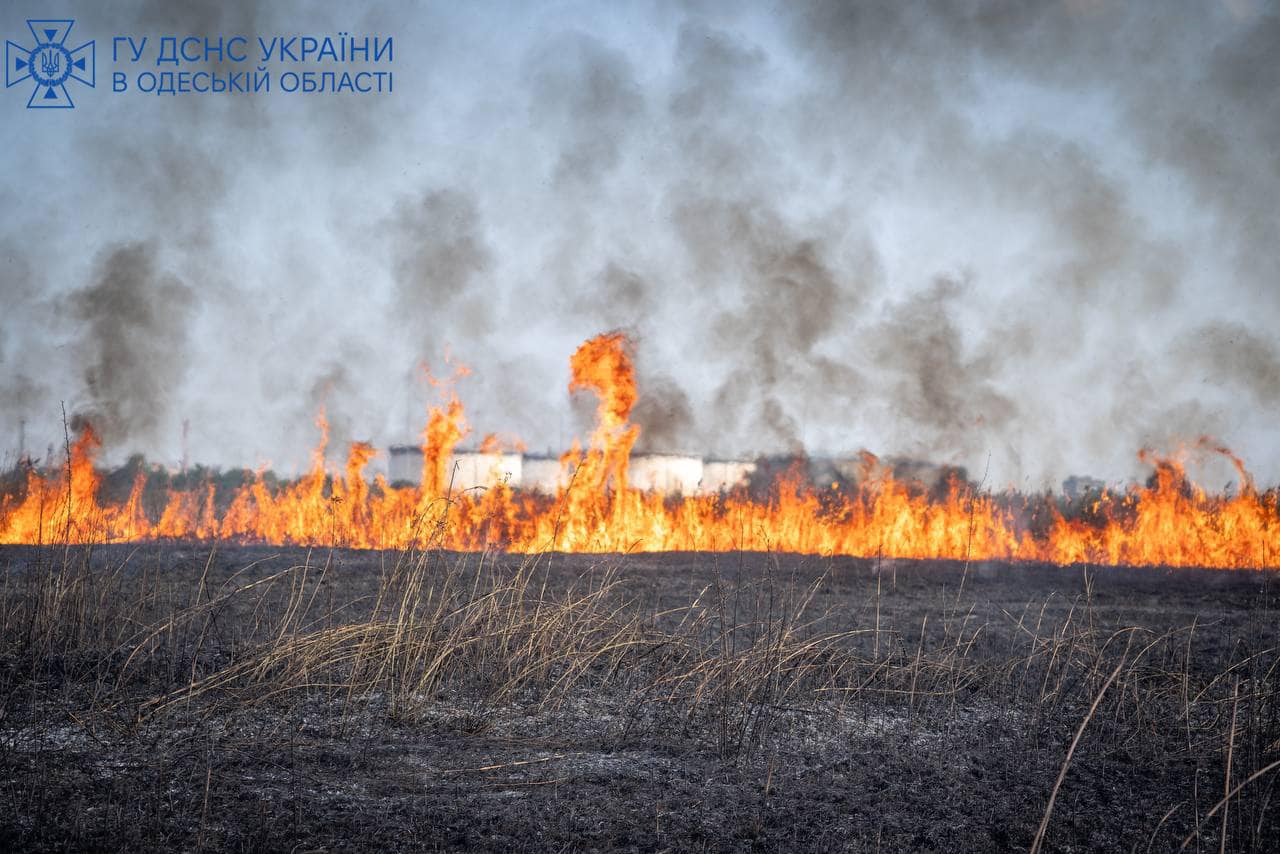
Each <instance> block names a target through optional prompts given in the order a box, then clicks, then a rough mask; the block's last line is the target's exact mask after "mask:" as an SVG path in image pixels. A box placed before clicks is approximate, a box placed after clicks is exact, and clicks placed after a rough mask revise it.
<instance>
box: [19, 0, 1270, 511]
mask: <svg viewBox="0 0 1280 854" xmlns="http://www.w3.org/2000/svg"><path fill="white" fill-rule="evenodd" d="M259 6H261V8H259ZM49 17H65V18H74V19H75V25H74V28H73V32H72V34H71V36H70V38H69V39H68V44H69V45H70V44H72V43H74V44H79V43H81V42H82V41H83V40H86V39H90V38H92V39H94V40H95V41H96V45H97V56H96V70H97V87H96V88H95V89H92V90H90V89H87V88H86V87H78V88H77V87H75V86H73V87H72V88H71V89H70V90H69V91H70V92H71V94H72V96H73V97H74V98H75V102H76V106H75V109H73V110H27V109H24V107H25V104H26V100H27V98H28V97H29V94H30V92H29V83H28V84H20V85H17V86H14V87H12V88H9V89H6V90H4V91H3V93H2V97H3V98H4V103H2V104H0V111H3V115H4V120H3V121H2V122H0V144H2V146H3V148H2V150H3V152H4V154H3V160H0V209H2V210H4V211H5V215H4V217H3V219H0V453H8V454H9V455H10V456H9V458H10V459H12V458H13V454H15V453H16V450H17V447H18V441H19V429H20V428H19V425H20V423H21V422H24V421H25V425H26V427H25V431H26V444H27V448H28V450H31V451H33V452H34V453H35V454H36V455H37V456H43V451H44V449H45V447H46V446H47V445H48V444H49V443H51V442H57V443H59V444H60V443H61V440H62V415H61V410H62V406H63V405H64V404H65V406H66V409H67V412H68V414H69V416H73V417H76V418H86V419H88V420H90V421H91V422H92V423H94V424H95V425H96V426H97V427H98V428H99V429H100V430H101V432H102V433H103V438H104V441H105V445H106V449H105V454H106V459H107V460H108V461H111V460H120V459H123V457H124V456H125V455H127V454H129V453H131V452H142V453H145V454H146V455H147V456H148V458H150V459H153V460H155V461H158V462H162V463H167V464H171V465H172V464H176V463H177V462H178V460H179V458H180V456H181V454H182V438H181V437H182V423H183V422H184V420H185V421H187V422H189V424H190V428H189V439H188V443H189V456H190V458H191V460H192V461H201V462H205V463H209V464H216V465H221V466H250V467H253V466H258V465H263V464H269V465H272V466H274V467H276V468H277V469H281V470H284V471H290V470H296V469H298V468H299V467H301V466H302V465H304V464H305V462H306V460H307V458H308V455H309V452H310V448H311V447H312V446H313V445H314V444H315V441H316V437H317V432H316V428H315V425H314V420H315V416H316V413H317V412H318V411H319V409H320V408H321V407H323V408H324V409H325V411H326V412H327V414H328V418H329V420H330V422H331V423H332V431H333V448H334V452H333V453H334V456H335V458H337V457H340V456H341V454H342V450H341V449H342V447H343V445H344V444H345V443H346V442H348V441H350V440H352V439H361V440H369V441H372V442H373V443H374V444H375V445H377V446H379V447H386V446H387V445H389V444H393V443H401V442H411V441H415V440H416V435H417V433H418V431H419V430H420V428H421V426H422V424H423V422H424V420H425V410H426V406H427V405H428V403H429V402H430V401H432V400H433V399H435V398H436V396H437V395H438V394H439V391H438V390H437V389H436V388H434V387H433V386H432V385H431V384H430V383H428V382H427V381H426V379H425V374H424V370H429V371H430V372H431V374H433V375H434V376H436V377H448V376H452V375H454V373H455V372H456V370H457V366H458V365H465V366H467V367H468V368H469V370H470V373H469V374H468V375H467V376H465V377H462V378H461V379H459V380H458V382H457V391H458V394H459V396H460V397H461V398H462V400H463V402H464V403H465V404H466V407H467V412H468V420H469V422H470V424H471V426H472V427H473V429H474V430H475V437H477V438H478V437H479V436H482V435H484V434H485V433H489V432H498V433H501V434H504V435H507V436H514V437H519V438H520V439H521V440H522V441H523V442H524V443H525V444H526V445H527V446H528V447H529V449H530V450H535V451H544V450H548V449H560V448H563V447H565V446H566V445H567V444H568V442H569V441H570V440H571V439H572V438H573V437H574V436H583V435H586V431H587V422H588V419H589V413H590V410H591V408H592V402H591V401H583V400H577V401H575V400H572V399H571V398H570V396H569V394H568V392H567V384H568V359H569V355H570V354H571V353H572V352H573V350H574V349H575V348H576V347H577V346H578V344H580V343H581V342H582V341H583V340H585V339H586V338H588V337H590V336H592V335H595V334H597V333H600V332H604V331H608V330H613V329H621V330H624V331H626V332H627V333H628V335H629V336H630V338H631V340H632V341H633V342H634V352H635V360H636V365H637V370H638V373H639V379H640V401H639V404H638V407H637V411H636V413H635V420H636V421H637V422H638V423H639V424H640V426H641V429H642V433H641V439H640V445H641V447H642V448H643V449H647V450H657V451H682V452H689V453H699V454H705V455H714V456H722V457H728V456H753V455H755V454H759V453H774V452H793V451H800V450H804V451H807V452H809V453H812V454H835V455H842V454H850V453H853V452H856V451H858V450H860V449H863V448H866V449H870V450H872V451H873V452H876V453H881V454H886V455H906V456H913V457H920V458H927V459H931V460H935V461H938V462H942V463H948V464H955V465H963V466H966V467H967V468H968V469H969V471H970V473H971V475H972V476H973V477H974V478H975V480H976V479H977V478H978V477H979V476H980V475H981V474H982V473H985V474H986V476H987V483H988V485H989V486H1005V485H1008V486H1013V487H1017V488H1025V489H1039V488H1043V487H1046V486H1056V485H1057V484H1058V483H1059V482H1060V481H1061V479H1062V478H1064V477H1066V476H1068V475H1070V474H1090V475H1094V476H1098V477H1102V478H1105V479H1108V480H1112V481H1123V480H1126V479H1128V478H1134V477H1142V476H1144V473H1145V469H1144V466H1143V464H1142V463H1140V462H1139V460H1138V458H1137V452H1138V451H1139V449H1141V448H1143V447H1150V448H1153V449H1155V450H1157V451H1159V452H1165V453H1175V452H1177V451H1178V449H1179V448H1182V447H1185V446H1187V445H1188V444H1189V443H1193V442H1194V441H1195V440H1196V439H1197V438H1198V437H1199V436H1201V435H1206V434H1207V435H1211V436H1213V437H1215V438H1216V439H1218V440H1220V441H1222V442H1224V443H1226V444H1227V445H1228V446H1230V447H1231V448H1232V449H1234V450H1235V451H1236V452H1237V453H1239V454H1240V455H1241V456H1243V457H1244V459H1245V460H1246V462H1247V463H1248V464H1249V466H1250V468H1251V470H1252V471H1253V473H1254V475H1255V477H1256V478H1257V479H1258V480H1259V481H1260V482H1262V483H1276V482H1278V481H1280V442H1277V428H1276V424H1277V415H1278V414H1280V334H1278V332H1277V330H1280V239H1277V236H1278V235H1280V205H1278V203H1277V199H1280V59H1278V58H1280V10H1278V9H1277V7H1276V5H1275V4H1271V3H1264V2H1261V0H1257V1H1256V2H1250V0H1218V1H1217V2H1215V0H1204V2H1172V0H1170V2H1146V3H1143V2H1118V0H1115V1H1114V2H1113V0H1029V2H1014V0H960V2H955V3H932V2H917V0H892V2H848V3H827V2H813V3H809V2H788V3H750V2H735V3H699V2H689V3H677V2H667V1H666V0H657V2H642V3H625V2H619V3H610V4H599V3H563V2H561V3H486V2H476V3H466V4H459V3H430V2H421V3H408V2H382V3H377V2H374V3H369V4H362V5H361V6H359V7H358V9H357V7H356V6H355V5H354V4H348V3H337V2H333V3H322V2H305V3H304V2H297V3H289V2H273V3H270V4H265V3H264V4H256V3H252V2H247V0H231V1H230V2H214V1H213V0H206V2H193V3H184V4H175V3H170V2H163V0H146V2H132V3H126V2H119V3H117V2H61V3H55V4H53V5H50V4H49V3H48V2H40V3H23V2H17V3H10V2H6V3H5V4H4V7H3V12H2V13H0V29H2V30H3V31H4V33H5V38H6V39H12V40H14V41H15V42H22V43H24V44H25V43H26V42H29V41H30V40H31V39H30V34H29V33H28V31H27V28H26V25H25V20H26V19H27V18H49ZM339 32H345V33H352V34H355V35H364V34H367V35H373V36H379V37H383V38H386V37H390V38H392V39H393V44H394V59H393V62H392V63H391V64H390V65H389V66H388V69H389V70H391V71H392V72H393V74H394V89H393V91H392V92H389V93H387V92H384V93H380V94H378V93H373V94H351V93H331V94H324V95H316V94H312V95H303V94H301V93H293V94H290V93H285V92H282V91H279V89H278V87H277V88H276V89H275V90H274V91H272V92H271V93H270V94H266V93H260V94H256V95H244V94H235V95H228V94H221V95H215V94H180V95H177V96H157V95H155V94H143V93H139V92H136V91H128V92H124V93H115V92H112V91H111V87H110V76H111V72H112V71H114V70H117V69H119V68H125V69H126V70H128V71H130V72H131V73H132V71H135V70H138V69H133V68H128V67H126V66H124V65H122V64H113V62H112V58H111V43H112V38H113V37H114V36H125V35H132V36H134V37H135V39H140V37H141V36H144V35H145V36H147V37H148V38H149V39H150V40H152V41H151V43H152V44H154V43H155V42H156V41H158V40H159V39H160V38H162V37H164V36H170V35H172V36H176V37H177V38H179V39H181V38H184V37H187V36H211V37H214V38H216V37H217V36H219V35H221V36H224V37H226V38H230V37H231V36H233V35H244V36H246V37H248V39H249V42H250V44H252V43H253V42H254V40H255V39H256V37H258V36H262V37H264V38H266V39H267V40H268V41H269V40H270V38H272V37H273V36H276V35H282V36H286V37H287V36H291V35H314V36H318V37H324V36H326V35H327V36H333V35H335V34H337V33H339ZM200 67H204V66H200ZM139 68H141V69H143V70H145V69H147V68H150V69H151V70H156V71H159V70H162V69H160V68H155V67H154V66H139ZM186 70H192V68H191V67H187V69H186ZM206 70H209V71H213V72H217V71H219V70H225V67H220V66H216V65H215V66H211V67H208V68H207V69H206ZM274 70H275V71H276V72H277V73H278V72H279V71H283V70H285V69H283V68H275V69H274ZM339 70H342V69H341V67H339ZM273 82H276V81H273ZM1193 462H1194V460H1193ZM1199 476H1201V477H1202V479H1203V481H1204V482H1205V484H1206V486H1209V487H1211V488H1221V487H1222V486H1223V485H1224V484H1225V483H1226V482H1227V481H1228V480H1229V479H1230V477H1231V473H1230V469H1229V467H1226V466H1222V465H1217V464H1208V465H1206V466H1204V467H1203V469H1202V470H1201V471H1200V472H1199Z"/></svg>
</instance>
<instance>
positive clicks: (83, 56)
mask: <svg viewBox="0 0 1280 854" xmlns="http://www.w3.org/2000/svg"><path fill="white" fill-rule="evenodd" d="M74 25H75V21H72V20H58V21H33V20H28V21H27V27H28V28H29V29H30V30H31V35H32V36H34V37H35V40H36V44H35V47H30V48H27V47H23V46H22V45H20V44H18V43H16V42H11V41H6V42H5V43H4V85H5V88H6V89H8V88H9V87H11V86H16V85H18V84H19V83H21V82H23V81H24V80H34V81H35V89H34V90H33V91H32V92H31V97H30V98H29V99H28V100H27V109H29V110H34V109H64V110H69V109H71V108H72V107H74V106H75V104H74V103H73V102H72V100H71V94H70V93H69V92H67V81H69V80H76V81H79V82H80V83H83V84H85V85H86V86H88V87H90V88H93V86H94V75H95V60H96V59H97V56H96V52H95V49H94V46H93V40H92V39H90V40H89V41H87V42H85V43H84V44H82V45H80V46H79V47H77V48H74V49H69V48H68V47H67V45H66V42H67V36H68V35H70V33H71V28H72V26H74Z"/></svg>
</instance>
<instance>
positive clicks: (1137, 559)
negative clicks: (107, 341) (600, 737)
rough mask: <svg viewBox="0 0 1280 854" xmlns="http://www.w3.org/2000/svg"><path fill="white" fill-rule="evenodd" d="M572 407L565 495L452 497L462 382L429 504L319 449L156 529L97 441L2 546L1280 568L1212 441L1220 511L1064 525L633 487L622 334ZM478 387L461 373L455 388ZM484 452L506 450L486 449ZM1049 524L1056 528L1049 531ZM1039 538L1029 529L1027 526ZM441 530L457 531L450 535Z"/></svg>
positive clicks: (1135, 499)
mask: <svg viewBox="0 0 1280 854" xmlns="http://www.w3.org/2000/svg"><path fill="white" fill-rule="evenodd" d="M570 367H571V368H572V379H571V380H570V383H569V391H570V392H571V393H575V392H581V391H588V392H591V393H593V394H595V395H596V396H597V397H598V398H599V404H598V406H597V408H596V424H595V428H594V430H593V432H592V434H591V439H590V441H589V443H588V446H587V447H586V448H585V449H583V448H582V447H581V446H580V445H579V444H577V443H576V442H575V443H574V445H573V447H572V448H571V449H570V450H569V451H568V452H567V453H566V454H565V455H564V457H562V459H561V466H562V471H561V483H562V485H561V487H560V488H559V490H558V492H557V494H556V495H554V496H544V495H534V494H530V493H526V492H516V491H513V490H511V489H510V488H508V487H507V486H506V485H505V484H503V483H501V482H499V483H497V484H496V485H494V486H492V487H490V488H488V489H484V490H455V489H453V488H452V477H453V475H452V472H451V471H450V469H449V460H450V457H451V455H452V454H453V452H454V449H455V448H456V447H457V445H458V443H459V442H461V441H462V439H463V438H465V437H466V436H467V434H468V432H469V428H468V427H467V423H466V417H465V413H464V411H463V407H462V403H461V401H460V400H459V399H458V397H457V394H456V392H455V391H454V385H453V383H452V382H447V383H437V382H435V381H433V385H436V386H437V388H441V387H442V386H447V390H446V391H445V394H444V402H443V403H442V404H441V405H438V406H433V407H431V409H430V410H429V412H428V419H427V426H426V429H425V430H424V431H423V435H422V451H423V468H422V480H421V484H420V485H419V486H417V487H392V486H390V485H388V484H387V483H386V481H385V480H384V479H383V478H381V477H379V478H378V479H377V480H376V481H375V482H374V484H373V485H372V487H371V486H370V485H369V483H368V480H367V478H366V476H365V473H364V472H365V469H366V467H367V466H368V464H369V462H370V461H371V459H372V458H373V456H374V455H375V451H374V449H373V448H372V447H370V446H369V445H367V444H364V443H355V444H353V445H351V447H350V449H349V452H348V457H347V463H346V465H345V467H344V468H343V469H342V470H340V471H337V472H332V473H331V472H329V471H328V470H327V469H326V467H325V460H324V449H325V446H326V444H327V442H328V426H327V422H326V421H325V418H324V415H323V413H322V414H321V415H320V417H319V419H318V421H317V426H318V427H319V428H320V432H321V435H322V439H321V442H320V444H319V446H318V447H317V449H316V451H315V454H314V456H313V461H312V465H311V469H310V471H309V472H308V473H307V474H306V475H305V476H303V477H302V478H300V479H299V480H298V481H296V482H294V483H292V484H288V485H285V486H279V487H277V486H273V485H272V484H269V483H268V480H267V478H266V474H265V472H264V471H260V472H259V473H258V475H257V476H256V477H255V478H254V479H253V480H252V482H250V483H248V484H246V485H244V486H242V487H239V488H237V489H234V490H231V491H230V493H229V494H220V493H219V492H218V490H216V489H215V487H214V484H212V483H208V484H206V485H204V486H201V487H199V488H196V489H193V490H190V491H174V490H170V491H169V493H168V496H167V503H166V506H165V507H164V509H163V511H162V512H161V513H159V514H158V516H157V517H156V518H155V520H154V521H152V519H151V518H150V517H149V516H148V514H147V513H146V512H145V509H144V506H143V501H142V497H143V492H144V489H145V487H146V485H147V481H146V476H145V474H139V475H138V477H137V478H136V479H135V481H134V483H133V488H132V490H131V491H130V493H129V496H128V498H127V499H125V500H124V501H123V502H120V503H118V504H107V505H105V506H103V505H102V504H100V503H99V499H98V494H99V486H100V479H99V477H98V475H97V473H96V472H95V470H94V467H93V461H94V456H95V454H96V453H97V450H98V448H99V445H100V442H99V440H98V437H97V435H96V434H95V433H94V432H93V431H92V429H90V428H87V427H86V428H85V429H84V430H83V432H82V433H81V434H80V436H79V438H78V439H77V440H76V442H75V444H74V445H73V446H72V447H71V448H70V454H69V460H68V464H67V466H66V467H65V468H64V469H61V470H59V471H54V472H50V473H48V474H45V475H41V474H40V473H38V472H36V471H31V472H29V473H28V474H27V477H26V480H25V486H24V490H23V491H22V492H21V493H20V494H19V495H18V496H16V497H15V496H9V497H5V498H3V499H0V543H47V542H61V541H63V540H68V539H69V540H70V541H72V542H100V541H139V540H149V539H164V538H183V539H202V540H209V539H228V540H232V541H236V542H245V543H271V544H281V545H283V544H315V545H346V546H355V547H362V548H404V547H409V546H416V547H424V546H434V545H440V546H444V547H447V548H452V549H459V550H478V549H485V548H495V547H496V548H503V549H507V550H509V551H514V552H531V551H538V550H542V549H546V548H556V549H561V550H565V551H578V552H612V551H628V550H645V551H660V550H689V551H692V550H709V551H723V550H728V549H751V550H765V549H777V550H782V551H794V552H805V553H810V554H842V555H857V556H863V557H871V556H875V555H883V556H885V557H908V558H951V559H965V558H973V559H1004V560H1034V561H1046V562H1052V563H1062V564H1066V563H1076V562H1082V561H1088V562H1096V563H1111V564H1134V565H1169V566H1212V567H1224V568H1227V567H1239V568H1253V567H1267V566H1270V565H1272V563H1273V562H1274V561H1275V559H1276V555H1277V552H1280V524H1278V521H1280V520H1278V518H1277V515H1278V514H1277V498H1276V492H1275V491H1271V492H1267V493H1259V492H1258V491H1257V489H1256V488H1255V487H1254V485H1253V481H1252V479H1251V478H1250V477H1249V474H1248V471H1247V470H1246V469H1245V466H1244V463H1243V462H1242V461H1241V460H1240V459H1239V458H1238V457H1236V456H1235V455H1234V454H1232V453H1231V452H1230V450H1228V449H1227V448H1226V447H1223V446H1222V445H1220V444H1217V443H1215V442H1213V441H1212V440H1209V439H1207V438H1204V439H1201V440H1200V442H1199V443H1197V444H1196V445H1194V446H1193V447H1191V448H1189V449H1187V452H1189V453H1197V454H1205V453H1209V454H1216V455H1220V456H1223V457H1225V458H1226V459H1228V460H1229V461H1230V462H1231V464H1232V465H1234V466H1235V467H1236V470H1237V471H1238V472H1239V476H1240V483H1241V487H1240V489H1239V491H1238V493H1237V494H1235V495H1231V496H1220V495H1209V494H1206V493H1205V492H1204V491H1203V490H1201V489H1199V488H1198V487H1195V486H1194V485H1193V484H1191V483H1190V482H1189V481H1188V479H1187V476H1186V472H1185V467H1184V462H1185V460H1184V456H1174V457H1160V456H1157V455H1155V454H1153V453H1151V452H1149V451H1143V452H1142V453H1141V454H1140V457H1141V458H1142V460H1143V461H1144V462H1147V463H1149V464H1150V465H1152V466H1153V467H1154V469H1155V476H1154V477H1153V479H1152V482H1151V483H1150V485H1149V486H1147V487H1145V488H1140V489H1134V490H1131V491H1130V492H1128V493H1125V494H1116V493H1111V492H1104V493H1102V494H1101V495H1100V496H1099V497H1098V498H1097V499H1096V500H1095V501H1094V502H1093V503H1092V504H1090V505H1089V506H1088V507H1086V508H1085V509H1084V511H1083V512H1078V513H1074V514H1072V515H1071V517H1070V518H1068V517H1067V516H1066V515H1064V513H1063V512H1062V510H1060V509H1059V505H1058V504H1057V503H1056V502H1053V501H1049V500H1040V499H1035V498H1031V499H1020V501H1021V504H1019V503H1018V502H1019V499H1016V498H1015V497H1013V496H1004V497H999V498H997V497H995V496H991V495H981V494H975V493H973V492H972V490H971V489H970V487H969V486H968V485H967V484H964V483H962V482H960V481H956V480H953V481H951V482H950V483H949V484H948V485H947V487H946V490H945V494H943V495H942V496H941V497H935V498H930V497H929V496H926V495H923V494H921V493H920V492H919V491H918V490H913V489H912V488H911V487H910V486H909V485H908V484H906V483H903V482H900V481H897V480H894V478H893V477H892V475H891V474H889V473H888V472H887V471H886V467H885V466H883V465H882V464H881V463H880V461H879V460H877V459H876V458H875V457H874V456H872V455H871V454H864V456H863V457H862V460H861V466H860V467H861V469H862V475H863V476H862V478H861V481H860V485H859V486H857V487H856V488H854V489H851V490H834V489H833V490H824V491H819V490H816V489H815V488H814V487H812V486H811V485H810V484H809V483H808V482H807V480H806V479H805V478H804V477H803V472H802V471H800V470H799V469H796V468H793V469H790V470H788V471H787V472H785V473H784V474H783V475H782V476H781V477H780V478H779V479H778V481H777V482H776V483H775V484H774V487H775V488H774V489H773V490H772V492H771V495H770V497H769V498H768V499H767V500H756V499H753V498H752V497H751V496H750V495H749V494H748V493H747V491H746V490H745V489H737V490H735V491H732V492H730V493H728V494H726V495H697V496H685V497H682V498H672V497H664V496H662V495H659V494H656V493H652V492H642V491H640V490H637V489H633V488H630V487H629V486H628V482H627V464H628V460H629V459H630V455H631V449H632V447H633V446H634V445H635V442H636V439H637V438H638V437H639V435H640V430H639V428H638V427H636V426H635V425H633V424H631V423H630V421H629V419H630V417H631V410H632V407H633V406H634V405H635V402H636V399H637V389H636V379H635V370H634V367H633V364H632V360H631V355H630V345H629V343H628V341H627V340H626V338H625V337H624V336H623V335H621V334H620V333H609V334H605V335H599V336H596V337H595V338H592V339H591V340H589V341H587V342H586V343H584V344H583V345H582V346H581V347H579V348H578V350H577V352H575V353H574V354H573V357H572V359H571V360H570ZM463 374H465V369H461V370H459V371H458V373H457V374H456V376H455V379H456V377H457V376H462V375H463ZM482 451H483V452H484V453H490V454H493V455H494V458H495V459H498V457H497V456H496V455H497V453H498V451H499V445H498V443H497V442H496V440H490V439H486V440H485V442H484V444H483V445H482ZM1046 514H1047V516H1046ZM1033 517H1034V518H1037V519H1039V521H1038V522H1035V523H1028V522H1024V521H1023V519H1024V518H1033ZM442 521H444V522H445V524H440V523H441V522H442Z"/></svg>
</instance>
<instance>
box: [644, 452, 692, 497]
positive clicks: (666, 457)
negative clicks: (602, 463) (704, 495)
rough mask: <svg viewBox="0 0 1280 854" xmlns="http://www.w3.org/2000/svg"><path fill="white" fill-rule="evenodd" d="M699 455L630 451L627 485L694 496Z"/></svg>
mask: <svg viewBox="0 0 1280 854" xmlns="http://www.w3.org/2000/svg"><path fill="white" fill-rule="evenodd" d="M702 477H703V475H702V457H689V456H684V455H682V454H632V455H631V461H630V464H629V465H628V466H627V484H628V485H629V486H631V487H633V488H635V489H642V490H645V491H646V492H660V493H662V494H663V495H693V494H694V493H696V492H697V491H698V484H700V483H701V482H702Z"/></svg>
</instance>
